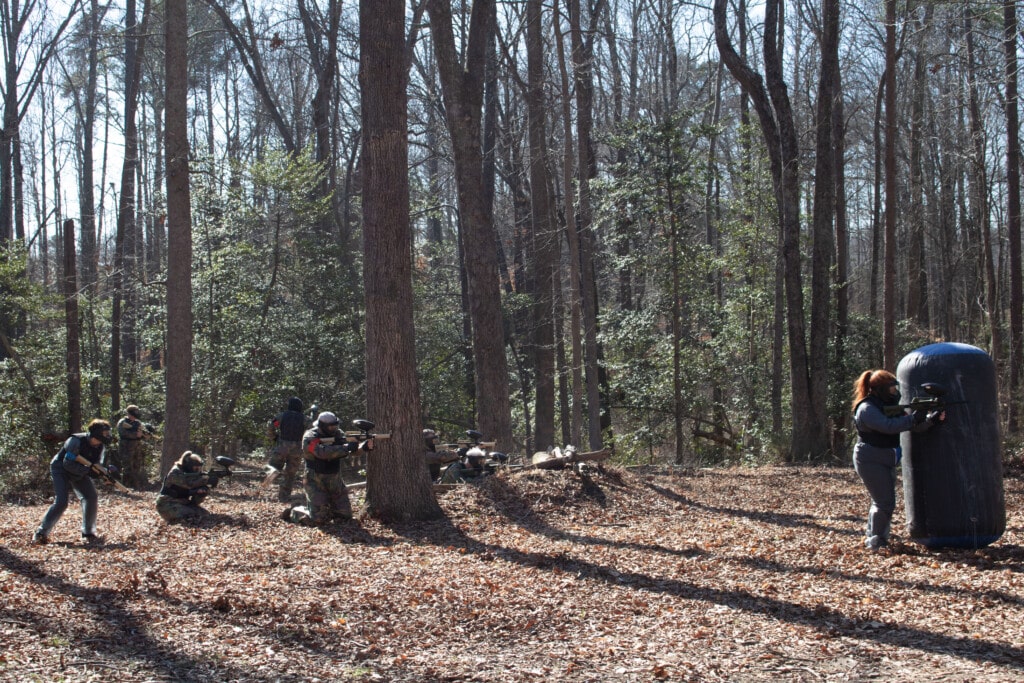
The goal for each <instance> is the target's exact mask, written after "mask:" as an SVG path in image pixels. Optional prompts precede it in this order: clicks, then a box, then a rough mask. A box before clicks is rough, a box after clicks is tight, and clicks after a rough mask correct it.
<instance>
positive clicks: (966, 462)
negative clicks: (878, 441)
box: [896, 343, 1006, 548]
mask: <svg viewBox="0 0 1024 683" xmlns="http://www.w3.org/2000/svg"><path fill="white" fill-rule="evenodd" d="M896 378H897V379H898V380H899V382H900V394H901V395H902V399H901V401H900V402H901V403H909V402H910V401H912V400H913V399H915V398H927V397H929V393H928V392H926V391H925V390H924V389H925V388H927V389H928V390H929V391H930V394H931V395H932V396H934V395H936V394H940V393H941V394H943V395H942V396H941V400H943V401H945V402H946V403H947V405H946V422H945V424H942V425H937V426H935V427H932V428H931V429H929V430H928V431H926V432H920V433H913V432H903V435H902V437H901V445H902V447H903V502H904V506H905V508H906V513H907V527H908V530H909V535H910V538H911V539H913V540H914V541H915V542H917V543H920V544H922V545H924V546H927V547H929V548H939V547H956V548H982V547H984V546H986V545H988V544H990V543H993V542H994V541H996V540H998V539H999V537H1000V536H1002V535H1003V532H1004V531H1005V530H1006V501H1005V498H1004V496H1003V467H1002V457H1001V453H1000V441H999V405H998V396H997V390H996V374H995V365H994V364H993V362H992V359H991V358H990V357H989V355H988V354H987V353H985V352H984V351H982V350H981V349H979V348H976V347H974V346H969V345H967V344H954V343H940V344H929V345H928V346H922V347H921V348H919V349H917V350H915V351H912V352H910V353H908V354H907V355H906V356H904V357H903V359H902V360H901V361H900V363H899V366H898V367H897V368H896ZM922 385H927V387H922ZM943 392H944V393H943Z"/></svg>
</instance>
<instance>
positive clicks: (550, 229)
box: [526, 0, 578, 449]
mask: <svg viewBox="0 0 1024 683" xmlns="http://www.w3.org/2000/svg"><path fill="white" fill-rule="evenodd" d="M526 60H527V67H526V74H527V75H526V78H527V90H526V108H527V113H528V121H529V129H528V132H529V140H530V199H531V202H530V227H531V233H532V234H531V236H530V240H529V244H531V245H532V248H531V249H530V251H531V256H532V258H531V259H530V260H531V261H532V262H533V266H534V267H533V272H534V275H533V277H532V278H531V280H532V282H533V287H534V290H533V298H534V304H533V350H534V353H533V355H534V371H535V374H536V394H535V405H534V420H535V423H534V424H535V428H534V441H535V443H536V446H537V448H539V449H546V448H550V447H551V446H553V445H556V444H555V326H554V308H553V306H554V294H553V287H554V282H555V279H554V272H555V263H556V260H557V255H558V242H557V239H558V238H557V231H556V230H555V226H554V209H553V207H552V201H551V196H550V194H549V192H548V190H549V187H550V179H549V177H548V167H547V152H546V150H547V145H546V144H545V143H546V137H547V136H546V132H545V129H546V122H545V119H546V115H545V102H544V38H543V17H542V14H541V2H540V0H527V3H526ZM574 360H578V358H577V359H574ZM570 438H572V437H570Z"/></svg>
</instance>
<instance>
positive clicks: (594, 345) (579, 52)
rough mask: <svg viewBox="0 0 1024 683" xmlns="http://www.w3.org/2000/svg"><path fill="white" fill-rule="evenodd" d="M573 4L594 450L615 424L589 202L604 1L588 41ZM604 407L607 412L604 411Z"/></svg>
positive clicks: (583, 276)
mask: <svg viewBox="0 0 1024 683" xmlns="http://www.w3.org/2000/svg"><path fill="white" fill-rule="evenodd" d="M568 2H569V26H570V30H571V34H570V35H571V38H572V63H573V76H574V83H575V86H576V140H577V145H578V154H579V161H578V163H577V173H578V177H579V211H577V222H578V226H579V235H580V277H581V282H580V289H581V296H582V297H583V350H584V351H583V352H584V359H585V366H584V367H585V369H586V378H587V383H586V386H587V427H588V432H587V436H588V439H589V442H590V450H592V451H598V450H601V448H602V446H603V438H602V431H603V429H604V428H606V427H610V426H611V411H610V410H608V409H607V405H606V401H605V400H603V397H606V396H607V394H608V391H607V387H608V377H607V374H606V373H605V372H604V368H603V364H602V363H601V356H602V354H601V347H600V345H599V344H598V341H597V336H598V326H597V312H598V298H597V265H596V262H595V259H594V252H595V250H596V247H595V242H596V240H595V238H594V228H593V209H592V207H591V201H590V182H591V180H593V179H594V178H596V177H597V157H596V155H595V154H594V142H593V139H592V136H591V134H592V132H593V127H594V116H593V108H594V83H593V78H592V69H593V59H594V39H593V36H594V35H596V34H597V23H598V16H599V15H600V12H601V11H602V10H601V7H600V5H601V2H598V3H597V7H594V8H592V11H591V16H590V26H589V27H588V30H587V36H588V37H587V39H586V40H584V38H583V27H582V18H581V15H580V1H579V0H568ZM602 409H604V410H603V411H602Z"/></svg>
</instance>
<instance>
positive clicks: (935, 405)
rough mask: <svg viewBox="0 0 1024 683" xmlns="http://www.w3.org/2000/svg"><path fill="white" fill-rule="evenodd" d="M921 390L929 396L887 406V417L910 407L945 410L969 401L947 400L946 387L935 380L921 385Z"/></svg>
mask: <svg viewBox="0 0 1024 683" xmlns="http://www.w3.org/2000/svg"><path fill="white" fill-rule="evenodd" d="M921 391H923V392H924V393H925V394H927V396H916V397H914V398H912V399H910V403H901V404H900V405H896V406H885V408H884V410H885V414H886V416H887V417H899V416H900V415H903V414H904V413H905V412H906V411H907V410H908V409H909V410H912V411H917V410H926V411H928V412H933V411H936V410H937V411H940V412H941V411H943V410H945V409H946V406H950V405H957V404H961V403H967V401H947V400H945V399H944V398H943V397H944V396H945V395H946V389H945V388H944V387H943V386H942V385H940V384H936V383H935V382H925V383H923V384H922V385H921Z"/></svg>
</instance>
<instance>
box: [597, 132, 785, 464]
mask: <svg viewBox="0 0 1024 683" xmlns="http://www.w3.org/2000/svg"><path fill="white" fill-rule="evenodd" d="M712 133H714V131H711V130H704V129H701V130H689V131H687V130H684V129H683V128H682V127H681V126H680V125H679V124H678V121H671V122H668V123H666V124H663V125H640V124H634V125H632V126H631V127H629V128H626V129H624V130H623V131H622V134H621V135H619V136H617V137H615V138H613V139H612V140H611V141H610V142H611V144H614V145H616V146H619V147H622V148H623V149H624V151H625V152H626V154H625V158H626V162H625V163H623V164H620V165H619V166H617V167H616V168H615V176H614V180H612V181H610V182H608V183H607V184H606V185H603V186H600V187H599V188H598V189H597V190H596V191H595V196H598V197H601V198H602V203H601V205H600V217H601V220H602V221H604V222H605V223H606V224H609V225H611V226H612V229H611V231H610V233H611V235H612V237H611V239H610V240H609V241H608V242H609V244H610V247H611V250H612V252H613V253H612V254H609V255H608V256H607V260H608V262H609V263H610V264H611V268H610V269H611V270H612V271H614V272H617V273H618V274H619V276H620V278H621V277H622V274H623V273H628V275H629V277H630V279H631V281H632V283H633V291H634V294H633V298H632V300H631V301H628V302H626V305H625V306H624V307H623V308H622V309H620V310H613V311H608V312H606V313H605V314H604V316H603V318H602V323H601V324H602V333H603V336H602V343H603V344H604V347H605V352H606V362H607V367H608V369H609V374H610V375H611V376H612V378H613V382H614V388H613V402H612V403H613V410H614V409H616V408H617V412H616V413H613V414H614V415H615V416H616V425H615V428H616V449H617V452H618V453H624V454H625V457H626V458H627V459H630V460H633V461H638V462H645V461H650V460H652V459H658V458H665V457H674V451H672V452H669V451H671V450H672V449H671V448H670V447H671V445H672V444H673V443H674V440H675V433H674V418H673V411H674V402H675V400H676V399H674V398H673V396H674V393H675V391H676V390H675V387H674V385H673V364H674V359H673V353H674V352H676V351H678V354H679V357H680V376H679V383H680V388H679V391H680V397H679V400H680V410H681V411H682V414H683V416H684V418H685V430H686V431H687V432H688V436H689V437H690V438H689V441H688V443H687V444H686V449H687V451H688V454H687V458H688V461H689V462H690V463H691V464H705V463H722V462H736V463H738V462H744V463H755V462H760V461H762V460H764V459H772V458H774V457H775V452H774V449H773V446H772V445H773V444H774V443H775V442H776V441H777V435H774V434H772V433H771V423H770V416H771V405H770V404H769V403H768V401H767V397H768V396H769V395H770V390H769V389H770V384H771V368H772V344H771V340H772V329H773V327H772V325H773V302H774V293H773V287H774V282H775V263H776V260H775V254H776V253H777V250H776V247H775V241H776V234H777V230H776V227H775V226H776V224H777V221H776V216H775V213H774V203H773V201H772V199H771V195H770V192H771V185H770V183H769V182H767V179H766V176H765V174H764V169H763V167H762V166H761V165H759V160H757V159H755V160H754V161H753V162H752V163H751V165H750V169H749V170H748V177H747V180H748V181H749V183H750V184H749V188H748V189H747V191H745V192H744V193H742V194H741V195H740V196H742V197H743V203H736V204H734V205H721V206H719V207H717V210H716V215H715V217H714V218H713V222H714V226H715V234H714V235H712V236H711V239H710V240H709V236H708V234H707V231H706V228H705V220H706V216H704V215H703V211H704V208H705V207H704V202H705V197H704V194H705V189H704V183H705V182H706V180H707V179H706V178H703V177H702V176H701V174H700V173H698V172H697V171H696V170H695V169H698V168H703V166H704V164H703V163H702V162H701V160H700V158H699V154H698V153H697V151H695V150H699V149H700V147H701V142H702V140H703V139H704V136H707V135H709V134H712ZM719 214H720V216H721V217H719ZM673 238H675V239H676V242H675V244H673ZM673 254H674V259H673ZM673 292H675V294H673ZM605 298H606V299H612V298H614V294H609V295H608V296H606V297H605ZM620 299H621V297H620ZM674 299H675V305H673V301H674ZM674 310H678V311H679V320H678V325H679V326H680V331H681V342H680V348H679V349H678V350H676V349H673V344H672V334H673V333H672V324H673V320H672V318H673V315H674V313H673V311H674ZM787 399H788V396H787Z"/></svg>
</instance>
